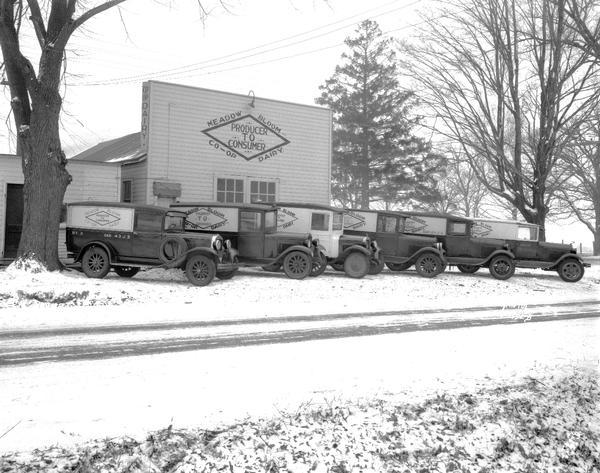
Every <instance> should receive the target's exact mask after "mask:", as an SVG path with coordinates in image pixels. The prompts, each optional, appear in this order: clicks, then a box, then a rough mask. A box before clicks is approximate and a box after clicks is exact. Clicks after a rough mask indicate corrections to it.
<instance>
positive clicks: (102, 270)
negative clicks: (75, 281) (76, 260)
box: [81, 246, 110, 278]
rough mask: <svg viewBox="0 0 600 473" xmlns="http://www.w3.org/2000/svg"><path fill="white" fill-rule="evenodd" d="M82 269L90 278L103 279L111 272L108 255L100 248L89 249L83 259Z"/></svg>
mask: <svg viewBox="0 0 600 473" xmlns="http://www.w3.org/2000/svg"><path fill="white" fill-rule="evenodd" d="M81 269H82V270H83V272H84V273H85V275H86V276H87V277H88V278H103V277H104V276H106V275H107V274H108V272H109V271H110V260H109V258H108V253H107V252H106V251H105V250H104V249H103V248H100V247H99V246H92V247H90V248H88V249H87V250H85V253H84V254H83V258H81Z"/></svg>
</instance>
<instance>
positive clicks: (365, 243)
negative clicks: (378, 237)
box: [362, 237, 371, 248]
mask: <svg viewBox="0 0 600 473" xmlns="http://www.w3.org/2000/svg"><path fill="white" fill-rule="evenodd" d="M362 242H363V245H365V246H366V247H367V248H368V247H369V246H371V239H370V238H369V237H363V239H362Z"/></svg>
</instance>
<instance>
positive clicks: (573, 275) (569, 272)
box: [558, 259, 584, 282]
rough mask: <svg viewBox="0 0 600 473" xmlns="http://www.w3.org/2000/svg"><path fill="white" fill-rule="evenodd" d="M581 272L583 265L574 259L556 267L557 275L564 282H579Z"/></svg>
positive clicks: (581, 275)
mask: <svg viewBox="0 0 600 473" xmlns="http://www.w3.org/2000/svg"><path fill="white" fill-rule="evenodd" d="M583 272H584V269H583V265H582V264H581V263H580V262H579V261H577V260H576V259H566V260H564V261H562V262H561V263H560V264H559V265H558V275H559V276H560V279H562V280H563V281H565V282H577V281H579V280H580V279H581V278H582V277H583Z"/></svg>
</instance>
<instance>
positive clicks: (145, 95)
mask: <svg viewBox="0 0 600 473" xmlns="http://www.w3.org/2000/svg"><path fill="white" fill-rule="evenodd" d="M149 129H150V84H149V83H148V82H144V83H143V84H142V127H141V133H140V149H141V151H142V152H144V151H148V131H149Z"/></svg>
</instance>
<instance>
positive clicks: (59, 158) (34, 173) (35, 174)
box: [17, 93, 71, 270]
mask: <svg viewBox="0 0 600 473" xmlns="http://www.w3.org/2000/svg"><path fill="white" fill-rule="evenodd" d="M40 95H42V94H40ZM44 95H45V97H44V98H45V99H46V100H44V102H45V103H42V104H39V103H36V100H35V99H34V102H33V104H32V105H33V107H32V109H33V112H32V115H31V125H30V127H29V128H26V127H24V128H23V129H22V130H21V131H20V132H19V141H20V143H21V150H22V153H23V155H22V158H21V159H22V168H23V175H24V186H23V230H22V234H21V241H20V243H19V249H18V252H17V257H24V258H33V259H36V260H38V261H42V262H44V263H45V264H46V267H47V268H48V269H49V270H56V269H60V268H61V264H60V261H59V259H58V230H59V224H60V214H61V207H62V202H63V197H64V195H65V191H66V189H67V186H68V185H69V183H70V182H71V176H70V174H69V173H68V171H67V169H66V164H67V160H66V157H65V154H64V152H63V151H62V148H61V144H60V138H59V128H58V112H59V110H60V104H61V99H60V97H59V96H58V93H55V94H44ZM48 95H51V96H53V97H48ZM40 99H41V97H40ZM34 137H35V139H34Z"/></svg>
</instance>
